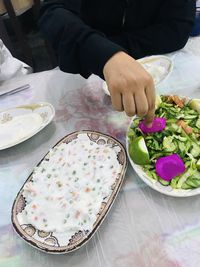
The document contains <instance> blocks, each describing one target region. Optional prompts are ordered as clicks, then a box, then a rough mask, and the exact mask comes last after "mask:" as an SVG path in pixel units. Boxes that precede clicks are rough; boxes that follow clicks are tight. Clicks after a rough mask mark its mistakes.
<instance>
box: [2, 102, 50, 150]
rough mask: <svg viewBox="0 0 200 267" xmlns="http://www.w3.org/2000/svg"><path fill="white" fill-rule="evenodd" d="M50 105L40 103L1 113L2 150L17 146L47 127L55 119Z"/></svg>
mask: <svg viewBox="0 0 200 267" xmlns="http://www.w3.org/2000/svg"><path fill="white" fill-rule="evenodd" d="M54 115H55V110H54V107H53V106H52V105H51V104H50V103H46V102H39V103H32V104H29V105H24V106H17V107H14V108H9V109H7V110H3V111H1V112H0V150H3V149H6V148H9V147H12V146H15V145H17V144H19V143H21V142H23V141H25V140H27V139H29V138H30V137H32V136H33V135H35V134H36V133H38V132H39V131H41V130H42V129H43V128H44V127H46V126H47V125H48V124H49V123H50V122H51V121H52V119H53V118H54Z"/></svg>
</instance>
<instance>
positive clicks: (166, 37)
mask: <svg viewBox="0 0 200 267" xmlns="http://www.w3.org/2000/svg"><path fill="white" fill-rule="evenodd" d="M195 5H196V1H195V0H167V1H164V4H163V6H162V7H161V9H160V12H158V14H157V18H156V21H155V23H154V24H151V25H149V26H147V27H146V28H142V29H138V30H134V29H133V30H129V31H126V30H124V31H123V32H122V33H121V34H119V35H116V36H112V37H110V40H111V41H113V42H115V43H118V44H119V45H121V46H122V47H124V48H125V49H126V50H127V51H128V52H129V54H130V55H131V56H132V57H134V58H136V59H137V58H142V57H144V56H147V55H153V54H163V53H169V52H173V51H176V50H179V49H181V48H183V47H184V46H185V44H186V42H187V40H188V38H189V35H190V33H191V31H192V28H193V25H194V21H195Z"/></svg>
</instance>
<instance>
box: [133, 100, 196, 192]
mask: <svg viewBox="0 0 200 267" xmlns="http://www.w3.org/2000/svg"><path fill="white" fill-rule="evenodd" d="M154 122H155V123H154ZM154 122H153V125H152V127H151V128H149V130H148V129H147V127H146V126H145V125H144V121H143V120H142V119H140V118H135V119H134V120H133V122H132V124H131V126H130V128H129V131H128V140H129V155H130V157H131V159H132V161H133V162H134V163H136V164H138V165H141V166H142V168H143V170H144V172H145V173H146V174H147V175H148V177H149V178H150V179H154V180H156V181H159V182H160V183H161V184H162V185H164V186H169V185H170V186H171V187H172V188H174V189H194V188H198V187H200V100H199V99H196V100H191V101H186V100H185V99H182V98H179V97H178V96H161V97H159V98H157V109H156V112H155V119H154Z"/></svg>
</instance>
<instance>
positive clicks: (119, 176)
mask: <svg viewBox="0 0 200 267" xmlns="http://www.w3.org/2000/svg"><path fill="white" fill-rule="evenodd" d="M90 146H91V147H90ZM80 147H81V151H80V150H79V149H80ZM61 148H62V149H61ZM93 148H94V149H95V150H93ZM59 150H60V151H64V152H63V153H65V154H64V155H63V156H62V158H65V155H68V156H69V155H70V156H69V157H68V156H66V158H65V163H66V164H67V166H69V172H70V168H71V167H70V164H71V163H70V159H71V162H72V161H73V160H74V158H73V157H75V159H76V161H75V162H74V161H73V162H72V165H73V166H74V168H75V170H76V171H75V170H74V171H72V172H70V173H73V174H74V173H75V172H76V175H77V178H78V179H79V181H80V187H79V190H78V192H75V191H74V192H72V193H73V194H76V193H77V194H78V195H79V196H78V198H77V199H78V200H77V203H78V201H79V200H80V199H81V201H83V200H84V199H85V196H86V192H90V186H89V185H88V184H89V183H88V181H89V180H90V179H92V185H93V187H94V183H96V182H97V183H101V185H102V187H103V189H101V190H100V189H99V188H101V187H98V185H97V184H95V186H96V190H97V191H96V192H98V196H96V197H95V195H94V194H92V192H91V195H90V196H91V200H92V201H91V202H92V203H99V205H98V206H96V208H98V212H97V213H96V214H95V216H93V217H90V220H91V221H90V223H91V222H92V224H91V225H92V228H91V229H87V227H84V225H83V224H81V225H83V226H80V229H78V228H76V230H75V228H73V226H74V225H79V224H77V221H75V220H74V223H73V224H72V221H70V222H69V225H72V228H71V229H70V228H66V227H68V226H67V223H68V222H67V223H66V221H67V220H66V221H65V223H66V227H65V229H70V231H68V230H67V231H64V230H62V229H64V228H62V229H61V228H60V230H51V231H50V230H48V231H46V229H45V228H43V229H42V228H40V229H38V228H37V223H36V224H34V222H33V221H32V220H30V217H28V216H27V215H26V214H27V211H28V212H29V210H28V207H29V206H28V205H29V204H30V199H31V197H32V196H31V195H30V194H31V193H30V194H29V193H27V188H28V187H29V186H30V185H31V186H32V185H36V183H37V179H36V178H35V177H36V174H35V173H37V170H39V168H40V167H44V166H47V165H45V164H48V162H49V165H52V160H53V157H55V155H56V153H58V152H57V151H59ZM66 151H68V152H70V153H72V154H69V153H68V152H67V153H66ZM76 151H78V152H77V156H76ZM88 151H89V152H88ZM96 151H97V152H96ZM99 151H100V152H99ZM52 153H53V154H52ZM88 153H89V154H88ZM102 153H103V154H104V153H108V154H107V155H106V159H105V158H103V157H104V156H105V155H103V154H102ZM95 155H96V156H95ZM58 158H59V160H60V154H59V157H58ZM72 158H73V159H72ZM86 158H92V159H91V160H90V159H89V160H88V161H87V162H86ZM50 163H51V164H50ZM86 163H87V164H88V170H92V171H93V169H95V174H94V175H93V176H92V175H91V177H92V178H90V177H87V174H86V173H85V172H84V171H82V170H85V165H86ZM63 164H64V163H63ZM92 164H93V165H94V166H95V167H93V166H91V165H92ZM106 164H107V165H106ZM72 165H71V166H72ZM54 166H56V165H54ZM99 168H104V169H102V172H101V170H100V169H99ZM126 168H127V156H126V151H125V149H124V147H123V146H122V145H121V143H119V142H118V141H117V140H115V139H114V138H112V137H110V136H107V135H105V134H102V133H98V132H93V131H80V132H75V133H72V134H69V135H67V136H66V137H64V138H63V139H62V140H61V141H59V143H57V144H56V145H55V146H54V147H53V148H52V149H51V150H50V151H49V152H48V153H47V154H46V156H45V157H44V158H43V159H42V160H41V162H40V163H39V164H38V165H37V167H36V169H35V170H34V171H33V172H32V173H31V175H30V176H29V177H28V179H27V180H26V182H25V183H24V185H23V186H22V188H21V189H20V191H19V193H18V195H17V197H16V199H15V201H14V204H13V207H12V223H13V226H14V229H15V230H16V232H17V233H18V234H19V236H20V237H22V238H23V239H24V240H25V241H26V242H27V243H28V244H30V245H32V246H33V247H35V248H37V249H39V250H42V251H44V252H48V253H53V254H63V253H68V252H72V251H74V250H76V249H78V248H80V247H81V246H83V245H84V244H86V243H87V242H88V241H89V240H90V238H91V237H92V236H93V235H94V234H95V232H96V231H97V229H98V227H99V226H100V225H101V223H102V222H103V220H104V219H105V217H106V215H107V213H108V211H109V209H110V208H111V206H112V204H113V203H114V200H115V198H116V197H117V194H118V192H119V190H120V187H121V185H122V182H123V178H124V175H125V172H126ZM46 169H47V168H46ZM110 169H112V175H110V176H109V177H107V175H106V174H108V173H111V172H110V171H109V170H110ZM58 170H59V172H58V175H57V176H59V173H60V176H61V173H62V168H61V169H60V168H58ZM66 170H68V168H66ZM66 170H65V171H66ZM71 170H72V169H71ZM80 170H81V171H80ZM86 170H87V169H86ZM96 170H97V174H96ZM88 172H89V171H88ZM77 173H78V174H77ZM49 174H50V175H51V174H52V173H49V172H48V175H49ZM34 175H35V176H34ZM54 176H55V175H54ZM54 176H53V177H54ZM97 176H98V179H97ZM39 177H40V176H39ZM41 177H42V174H41ZM51 177H52V175H51ZM70 177H71V176H70V174H69V175H68V176H67V175H66V179H65V176H64V181H65V182H66V184H68V183H69V184H70V180H71V178H70ZM93 177H94V178H93ZM106 177H107V178H106ZM39 179H40V178H39ZM39 179H38V181H39ZM41 179H42V178H41ZM51 179H55V178H51ZM96 179H97V180H96ZM104 179H105V182H103V181H104ZM106 179H107V181H106ZM100 180H102V181H100ZM85 184H86V185H87V189H86V190H83V188H85V187H84V186H85ZM105 184H106V186H107V188H105ZM39 186H40V188H41V187H42V188H43V189H42V190H45V188H44V186H42V182H41V185H40V184H39ZM72 187H73V188H75V184H73V183H71V187H70V188H72ZM66 188H67V185H66V186H65V188H64V189H66ZM70 188H69V189H70ZM53 189H55V193H53V195H54V196H56V194H58V193H59V188H58V189H57V191H56V188H55V187H53ZM64 189H63V190H64ZM46 191H47V189H46V190H45V191H44V195H45V193H46ZM65 191H66V192H67V190H65ZM99 194H100V196H101V197H102V198H101V197H99ZM41 195H42V194H41ZM73 200H74V199H73ZM70 201H71V200H69V198H68V199H67V207H68V206H69V203H71V202H70ZM81 201H80V203H79V204H78V206H79V207H81V209H82V207H83V206H84V207H86V205H84V203H83V202H81ZM31 203H32V202H31ZM34 203H37V202H36V201H35V202H34ZM42 203H44V202H42ZM52 203H53V202H52ZM73 203H74V204H72V205H71V206H70V208H69V210H70V211H72V209H73V208H74V211H76V208H75V207H76V205H77V203H76V201H75V202H73ZM88 203H89V202H88ZM90 204H91V203H90ZM31 205H32V204H31ZM91 205H93V204H91ZM96 205H97V204H96ZM33 206H35V205H33ZM65 207H66V206H65ZM90 207H91V210H92V206H90ZM47 210H48V213H51V211H52V213H53V208H52V207H51V205H49V207H48V209H47ZM94 210H95V209H94ZM66 211H67V210H66ZM56 212H57V211H56ZM84 212H85V215H84V216H87V214H89V213H88V212H89V210H84ZM32 213H33V212H32ZM62 213H65V212H64V210H63V212H62ZM73 214H75V213H73V212H71V214H68V217H67V218H69V217H70V216H69V215H71V217H72V215H73ZM47 215H48V216H50V215H54V214H47ZM57 215H58V216H56V215H55V216H53V217H52V216H50V218H54V219H55V218H56V220H60V219H58V217H59V216H60V218H61V216H62V214H57ZM77 215H80V214H77V212H76V216H75V217H73V218H78V216H77ZM93 215H94V214H93ZM26 216H27V217H26ZM34 216H35V215H34ZM48 216H47V217H46V218H49V217H48ZM28 218H29V219H28ZM85 218H86V217H85ZM87 218H88V217H87ZM91 218H93V221H92V219H91ZM71 220H72V219H71ZM77 220H78V219H77ZM79 220H80V221H81V219H79ZM46 221H48V220H46ZM51 223H52V222H50V224H51ZM59 225H61V224H60V222H56V221H55V226H56V227H59ZM46 226H47V225H46ZM74 227H75V226H74ZM69 233H70V236H69Z"/></svg>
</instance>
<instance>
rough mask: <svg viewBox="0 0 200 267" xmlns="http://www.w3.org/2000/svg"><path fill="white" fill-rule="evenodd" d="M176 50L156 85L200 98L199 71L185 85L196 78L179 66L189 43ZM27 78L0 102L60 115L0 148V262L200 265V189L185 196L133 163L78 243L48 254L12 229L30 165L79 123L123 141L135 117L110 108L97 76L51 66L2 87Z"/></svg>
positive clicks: (2, 266) (14, 266) (29, 265)
mask: <svg viewBox="0 0 200 267" xmlns="http://www.w3.org/2000/svg"><path fill="white" fill-rule="evenodd" d="M180 53H184V57H183V54H180ZM171 56H172V57H174V62H175V70H174V73H173V74H172V77H171V78H169V79H168V81H166V82H165V83H164V84H163V85H161V86H160V88H158V90H160V91H161V92H162V93H176V92H178V93H181V94H182V95H188V96H192V97H196V98H198V97H199V98H200V81H199V80H198V75H196V76H195V71H194V70H193V73H194V76H193V78H192V81H193V83H191V82H190V88H189V87H186V86H185V87H184V86H183V85H186V84H187V81H188V80H189V81H190V78H191V77H190V76H191V74H190V73H189V75H188V78H187V79H186V76H187V73H186V72H185V75H183V74H182V73H181V71H180V70H182V69H181V68H186V67H185V65H184V62H185V61H184V60H183V58H185V57H187V56H188V50H187V49H185V50H184V51H181V52H178V53H176V54H172V55H171ZM189 56H191V55H189ZM180 58H182V62H181V66H180ZM196 59H197V62H196V63H195V64H196V65H195V70H196V72H197V73H200V71H199V70H200V66H199V65H198V60H199V58H196ZM199 63H200V60H199ZM177 64H178V65H177ZM186 65H187V64H186ZM180 75H182V76H181V77H182V78H181V79H182V83H181V82H180V80H181V79H180ZM183 76H184V77H183ZM184 78H185V80H184ZM177 81H178V82H177ZM27 82H28V83H29V84H30V85H31V88H30V89H28V90H26V91H22V92H20V93H17V94H15V95H11V96H9V98H8V97H1V98H0V109H3V108H6V107H9V106H15V105H18V104H22V103H23V104H26V103H30V102H35V101H48V102H50V103H52V104H53V105H54V107H55V109H56V116H55V118H54V120H53V122H52V123H51V124H50V125H49V126H47V127H46V128H45V129H44V130H42V131H41V132H40V133H38V134H37V135H35V136H34V137H32V138H31V139H29V140H27V141H25V142H24V143H22V144H19V145H17V146H15V147H13V148H10V149H7V150H5V151H0V196H1V198H0V267H34V266H37V267H55V266H57V267H64V266H69V267H94V266H95V267H199V262H200V253H199V243H200V216H199V207H200V198H199V196H196V197H190V198H182V199H179V198H173V197H167V196H164V195H162V194H160V193H158V192H156V191H154V190H152V189H151V188H149V187H148V186H147V185H145V184H144V183H143V182H142V181H141V180H140V179H139V178H138V177H137V175H136V174H135V172H134V171H133V170H132V169H131V167H130V166H129V167H128V170H127V173H126V176H125V181H124V184H123V186H122V189H121V191H120V193H119V195H118V198H117V200H116V202H115V204H114V206H113V207H112V209H111V211H110V213H109V214H108V216H107V218H106V219H105V221H104V222H103V224H102V225H101V227H100V229H99V230H98V232H97V233H96V234H95V236H94V237H93V238H92V239H91V240H90V241H89V242H88V243H87V244H86V245H85V246H84V247H82V248H81V249H80V250H78V251H76V252H74V253H71V254H66V255H48V254H45V253H43V252H40V251H37V250H36V249H34V248H32V247H30V246H29V245H28V244H26V243H25V242H24V241H23V240H21V239H20V238H19V237H18V236H17V235H16V234H15V232H14V231H13V229H12V226H11V221H10V211H11V206H12V203H13V201H14V198H15V196H16V194H17V192H18V191H19V189H20V187H21V186H22V184H23V183H24V181H25V180H26V178H27V177H28V175H29V174H30V173H31V172H32V169H33V167H34V166H35V165H36V164H37V163H38V162H39V161H40V159H41V158H42V157H43V156H44V155H45V154H46V153H47V151H48V150H49V149H50V148H51V147H52V146H53V145H54V144H55V143H57V141H58V140H60V139H61V138H62V137H64V136H65V135H67V134H68V133H70V132H73V131H75V130H81V129H93V130H98V131H101V132H103V133H106V134H110V135H112V136H114V137H116V138H117V139H119V140H120V141H121V142H122V143H123V144H124V143H125V132H126V127H127V125H128V124H129V121H130V119H129V118H127V117H126V116H125V115H124V114H123V113H118V112H115V111H113V110H112V107H111V103H110V98H109V97H108V96H105V95H104V93H103V91H102V80H100V79H99V78H97V77H96V76H91V77H90V78H89V79H88V80H85V79H83V78H81V76H79V75H71V74H64V73H62V72H61V71H59V70H52V71H47V72H42V73H36V74H30V75H28V76H24V77H20V78H16V79H15V80H12V81H9V82H7V83H6V84H4V86H8V87H12V86H17V85H20V84H24V83H27ZM175 84H176V85H175ZM181 88H183V89H182V90H181ZM176 89H177V91H176Z"/></svg>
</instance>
